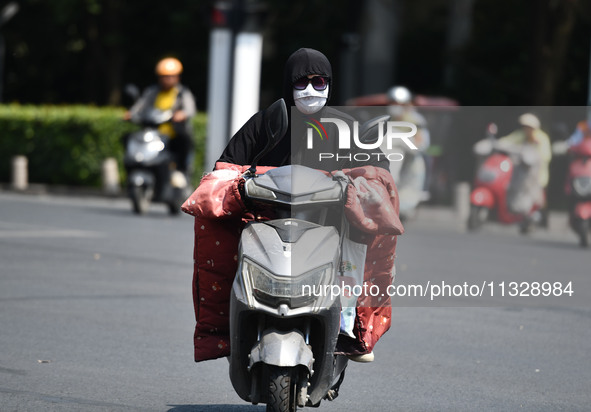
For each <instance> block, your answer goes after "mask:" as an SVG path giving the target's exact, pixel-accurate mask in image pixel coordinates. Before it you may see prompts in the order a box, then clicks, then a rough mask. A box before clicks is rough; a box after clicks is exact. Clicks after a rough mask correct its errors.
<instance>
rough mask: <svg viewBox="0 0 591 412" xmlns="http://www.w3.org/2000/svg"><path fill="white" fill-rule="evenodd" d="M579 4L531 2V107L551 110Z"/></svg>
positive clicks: (570, 0) (572, 1) (569, 0)
mask: <svg viewBox="0 0 591 412" xmlns="http://www.w3.org/2000/svg"><path fill="white" fill-rule="evenodd" d="M577 3H578V0H561V1H552V0H545V1H541V0H532V3H531V4H532V15H533V19H534V24H533V30H534V38H533V42H534V43H533V46H534V47H533V50H534V55H533V59H532V64H533V67H532V75H533V76H532V79H533V84H532V99H531V100H532V104H533V105H536V106H551V105H552V104H553V103H554V100H555V96H556V91H557V87H558V85H559V84H560V83H561V80H562V71H563V67H564V64H565V59H566V52H567V47H568V44H569V40H570V37H571V34H572V31H573V27H574V23H575V18H576V15H575V13H576V10H577Z"/></svg>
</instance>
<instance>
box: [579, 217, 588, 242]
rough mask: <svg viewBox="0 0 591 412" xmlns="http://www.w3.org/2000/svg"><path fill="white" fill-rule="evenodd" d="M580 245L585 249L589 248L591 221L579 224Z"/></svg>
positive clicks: (582, 221)
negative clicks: (590, 224)
mask: <svg viewBox="0 0 591 412" xmlns="http://www.w3.org/2000/svg"><path fill="white" fill-rule="evenodd" d="M579 245H581V247H584V248H588V247H589V219H583V220H581V221H580V222H579Z"/></svg>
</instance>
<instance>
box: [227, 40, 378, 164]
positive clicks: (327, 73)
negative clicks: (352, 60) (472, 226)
mask: <svg viewBox="0 0 591 412" xmlns="http://www.w3.org/2000/svg"><path fill="white" fill-rule="evenodd" d="M312 74H316V75H321V76H324V77H326V78H328V85H329V86H328V87H329V89H328V93H329V94H328V100H330V94H331V91H332V86H333V82H332V68H331V65H330V62H329V61H328V59H327V58H326V56H325V55H324V54H322V53H320V52H319V51H317V50H314V49H307V48H302V49H299V50H297V51H296V52H294V53H293V54H292V55H291V56H290V57H289V59H288V60H287V62H286V65H285V70H284V76H283V99H284V100H285V103H286V105H287V108H288V113H289V128H288V131H287V133H286V136H284V137H283V139H281V141H280V142H279V143H278V144H277V146H275V147H274V148H273V149H272V150H271V151H269V152H268V153H267V154H266V155H265V156H263V157H262V158H261V159H260V160H259V162H258V164H259V165H260V166H285V165H289V164H292V163H297V164H302V165H305V166H308V167H312V168H315V169H321V170H327V171H332V170H340V169H345V168H351V167H359V166H368V165H371V166H378V167H382V168H384V169H386V170H388V169H389V162H388V160H387V159H385V157H384V156H383V154H382V156H379V155H378V154H381V153H382V152H381V151H380V150H379V149H375V150H369V151H368V150H361V149H356V148H355V149H353V147H354V144H352V145H351V146H352V148H351V150H346V149H339V148H338V130H337V127H336V126H335V125H334V124H332V123H323V127H324V128H321V127H314V126H312V125H315V126H316V125H319V120H320V119H321V118H337V119H340V120H343V121H345V122H346V123H347V124H348V125H349V126H350V130H351V131H352V130H353V129H352V124H353V120H354V119H353V118H352V117H350V116H349V115H347V114H345V113H342V112H340V111H338V110H335V109H333V108H331V107H326V106H325V107H324V108H322V109H321V110H320V111H318V112H317V113H314V114H313V115H304V114H302V113H300V112H299V111H298V110H297V109H295V108H294V106H295V102H294V99H293V83H294V82H295V81H296V80H298V79H300V78H302V77H305V76H307V75H312ZM328 100H327V103H328ZM265 111H266V109H265V110H261V111H260V112H258V113H256V114H255V115H253V116H252V117H251V118H250V119H249V120H248V121H247V122H246V123H245V124H244V125H243V126H242V128H241V129H240V130H238V132H236V134H235V135H234V136H233V137H232V139H231V140H230V142H229V143H228V145H227V146H226V149H225V150H224V152H223V153H222V155H221V157H220V158H219V159H218V162H226V163H233V164H238V165H250V164H251V163H252V161H253V159H254V157H255V156H256V155H257V154H258V153H260V152H261V151H262V150H263V149H264V148H265V145H266V142H267V136H266V131H265V125H264V118H265ZM312 127H314V129H313V133H314V135H313V139H314V144H313V146H314V147H313V149H312V150H311V149H309V148H307V147H306V142H307V136H308V133H309V132H308V129H310V128H312ZM317 129H318V130H317ZM351 152H354V153H351ZM361 152H365V153H367V154H369V156H368V155H361V154H360V153H361ZM320 153H323V155H322V156H320ZM356 154H357V156H355V155H356ZM331 155H332V157H331ZM356 158H357V159H362V160H363V161H357V160H356Z"/></svg>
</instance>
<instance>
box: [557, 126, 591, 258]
mask: <svg viewBox="0 0 591 412" xmlns="http://www.w3.org/2000/svg"><path fill="white" fill-rule="evenodd" d="M552 151H553V152H554V154H556V155H564V154H568V155H569V164H568V174H567V178H566V182H565V185H564V192H565V194H566V196H567V198H568V203H569V225H570V227H571V229H572V230H573V231H574V232H575V233H576V234H577V235H578V236H579V244H580V245H581V247H584V248H587V247H589V231H590V230H591V139H589V138H585V139H583V140H582V141H581V143H579V144H577V145H575V146H571V147H568V145H567V144H566V143H564V142H556V143H555V144H554V145H553V146H552Z"/></svg>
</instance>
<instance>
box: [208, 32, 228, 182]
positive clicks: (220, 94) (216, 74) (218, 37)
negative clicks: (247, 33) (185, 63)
mask: <svg viewBox="0 0 591 412" xmlns="http://www.w3.org/2000/svg"><path fill="white" fill-rule="evenodd" d="M231 59H232V31H231V30H230V29H228V28H215V29H213V30H212V31H211V38H210V43H209V75H208V76H209V77H208V79H209V85H208V90H207V96H208V97H207V147H206V152H205V165H204V166H205V170H204V172H210V171H211V170H213V167H214V166H215V162H216V160H217V159H219V157H220V155H221V154H222V152H223V150H224V148H225V147H226V144H227V143H228V141H229V140H230V136H229V133H228V115H229V113H228V108H229V106H230V105H229V101H228V99H229V98H230V75H231V71H230V68H231Z"/></svg>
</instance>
